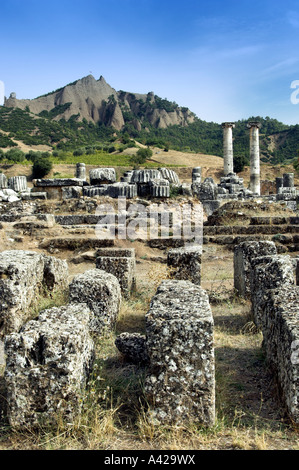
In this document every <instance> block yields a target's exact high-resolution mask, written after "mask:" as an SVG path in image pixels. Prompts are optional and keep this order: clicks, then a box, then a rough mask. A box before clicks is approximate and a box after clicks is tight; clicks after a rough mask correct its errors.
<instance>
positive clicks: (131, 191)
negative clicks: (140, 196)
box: [106, 183, 137, 199]
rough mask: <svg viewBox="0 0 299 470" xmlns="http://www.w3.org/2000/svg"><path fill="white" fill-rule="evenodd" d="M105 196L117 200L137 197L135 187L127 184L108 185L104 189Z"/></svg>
mask: <svg viewBox="0 0 299 470" xmlns="http://www.w3.org/2000/svg"><path fill="white" fill-rule="evenodd" d="M106 194H107V196H110V197H113V198H118V197H120V196H123V197H126V198H128V199H132V198H134V197H137V185H136V184H129V183H114V184H108V185H107V188H106Z"/></svg>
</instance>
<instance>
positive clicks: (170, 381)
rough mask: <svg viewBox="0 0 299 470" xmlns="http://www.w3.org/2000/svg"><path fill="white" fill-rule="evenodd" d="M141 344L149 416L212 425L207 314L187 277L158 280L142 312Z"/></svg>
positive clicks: (155, 420) (206, 301)
mask: <svg viewBox="0 0 299 470" xmlns="http://www.w3.org/2000/svg"><path fill="white" fill-rule="evenodd" d="M146 346H147V353H148V356H149V369H148V372H147V377H146V382H145V393H146V396H147V399H148V401H149V403H150V419H151V420H152V422H153V423H154V424H159V423H162V424H179V423H182V422H188V421H190V420H191V421H194V422H197V423H200V424H204V425H207V426H210V425H213V423H214V420H215V371H214V343H213V317H212V312H211V309H210V305H209V299H208V296H207V294H206V292H205V291H204V290H203V289H202V288H201V287H200V286H196V285H195V284H192V283H191V282H190V281H176V280H167V281H163V282H162V284H161V285H160V286H159V288H158V290H157V292H156V295H155V296H154V297H153V299H152V301H151V304H150V309H149V311H148V313H147V315H146Z"/></svg>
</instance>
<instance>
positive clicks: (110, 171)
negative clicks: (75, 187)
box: [89, 168, 116, 186]
mask: <svg viewBox="0 0 299 470" xmlns="http://www.w3.org/2000/svg"><path fill="white" fill-rule="evenodd" d="M115 181H116V173H115V169H114V168H95V169H93V170H90V171H89V182H90V184H91V185H92V186H97V185H100V184H109V183H115Z"/></svg>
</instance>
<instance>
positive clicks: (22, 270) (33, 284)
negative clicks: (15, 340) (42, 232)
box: [0, 250, 68, 337]
mask: <svg viewBox="0 0 299 470" xmlns="http://www.w3.org/2000/svg"><path fill="white" fill-rule="evenodd" d="M67 276H68V266H67V262H66V261H64V260H59V259H56V258H54V257H51V256H45V255H42V254H40V253H36V252H33V251H25V250H8V251H3V252H2V253H1V255H0V298H1V301H0V325H1V326H0V337H3V336H5V335H6V334H8V333H12V332H14V331H18V330H19V329H20V327H21V326H22V325H23V324H24V323H25V321H27V320H28V318H30V314H31V313H30V306H32V305H33V304H34V302H35V301H36V296H37V295H38V294H39V293H40V292H41V291H42V289H43V288H44V287H46V288H47V289H48V290H50V291H52V290H54V289H56V288H57V289H58V288H65V287H66V282H67Z"/></svg>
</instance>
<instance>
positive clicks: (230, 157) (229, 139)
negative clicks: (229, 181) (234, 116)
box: [222, 122, 235, 176]
mask: <svg viewBox="0 0 299 470" xmlns="http://www.w3.org/2000/svg"><path fill="white" fill-rule="evenodd" d="M234 127H235V124H234V123H233V122H224V123H223V124H222V128H223V159H224V176H227V175H228V174H229V173H233V172H234V153H233V128H234Z"/></svg>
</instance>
